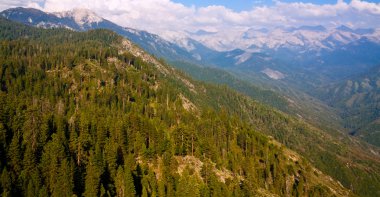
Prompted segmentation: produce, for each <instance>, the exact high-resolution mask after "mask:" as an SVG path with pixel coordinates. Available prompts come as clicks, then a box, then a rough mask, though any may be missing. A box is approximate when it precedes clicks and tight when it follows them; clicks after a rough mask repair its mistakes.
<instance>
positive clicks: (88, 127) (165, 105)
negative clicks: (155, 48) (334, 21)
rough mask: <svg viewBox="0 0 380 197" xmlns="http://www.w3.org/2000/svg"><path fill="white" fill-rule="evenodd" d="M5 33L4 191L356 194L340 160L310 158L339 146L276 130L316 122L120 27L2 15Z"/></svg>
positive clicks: (1, 73) (0, 123) (0, 28)
mask: <svg viewBox="0 0 380 197" xmlns="http://www.w3.org/2000/svg"><path fill="white" fill-rule="evenodd" d="M0 38H1V41H0V65H1V69H0V86H1V91H0V97H1V99H0V155H1V161H0V170H1V171H0V173H1V179H0V183H1V185H0V186H1V187H0V192H1V193H2V196H20V195H21V196H72V195H76V196H136V195H137V196H268V195H269V196H270V195H278V196H348V195H353V194H352V193H351V191H349V190H348V189H352V188H349V187H347V185H348V184H352V182H350V181H351V179H350V178H351V177H348V178H347V177H339V175H340V174H338V175H336V176H334V174H333V173H332V172H331V171H334V169H335V170H336V169H340V168H341V166H340V165H341V164H340V163H339V162H338V163H337V164H335V165H336V166H335V167H332V170H330V171H329V170H328V169H323V168H322V172H321V171H320V170H318V169H316V168H315V167H313V165H312V164H310V163H309V162H308V159H309V158H319V157H321V159H319V160H315V161H314V162H313V163H315V164H316V165H317V167H319V166H322V167H323V166H327V165H333V164H331V163H329V162H332V161H335V160H336V157H335V155H333V154H332V153H331V154H330V155H328V154H327V155H318V154H319V153H320V152H318V151H317V152H315V153H310V155H306V158H305V157H303V156H300V155H298V154H297V153H295V152H293V151H291V150H289V149H288V148H286V147H285V146H284V145H282V144H280V143H279V142H277V141H276V140H278V141H280V142H281V143H283V144H285V145H286V146H288V147H292V148H294V149H295V150H297V147H300V146H298V144H296V143H301V142H299V141H298V140H299V139H303V138H298V137H297V136H296V135H295V133H294V130H295V129H305V133H306V130H307V129H311V130H313V128H309V126H307V125H306V126H305V125H304V124H302V123H298V122H297V121H295V120H293V119H292V118H290V117H288V116H286V115H283V114H282V113H280V112H277V111H275V110H271V109H267V107H265V106H262V105H259V104H257V103H255V102H253V101H250V100H249V99H248V98H246V97H244V96H241V95H239V94H237V93H235V92H233V91H231V90H229V89H228V88H227V87H225V86H214V85H209V84H203V83H197V82H194V81H192V80H191V79H188V78H187V77H186V76H185V75H184V74H182V73H180V72H177V71H175V70H174V69H172V68H171V67H169V66H168V65H166V64H165V63H164V62H162V61H161V62H158V61H157V62H158V63H159V64H160V66H157V65H156V64H154V63H152V62H156V61H151V60H149V59H147V58H146V57H147V56H138V55H136V53H133V51H132V50H126V48H125V46H124V45H123V44H121V43H125V42H127V41H125V40H123V38H122V37H120V36H118V35H117V34H115V33H113V32H110V31H106V30H94V31H88V32H82V33H79V32H73V31H70V30H64V29H51V30H43V29H37V28H32V27H28V26H24V25H20V24H17V23H13V22H9V21H7V20H5V19H0ZM136 48H137V47H136ZM136 50H138V49H136ZM193 83H195V84H196V87H195V86H194V85H193ZM243 109H245V110H243ZM314 130H317V129H314ZM259 131H260V132H259ZM287 131H289V132H291V131H293V132H292V133H290V134H289V135H290V136H289V135H288V132H287ZM263 132H264V133H266V134H271V135H272V136H273V138H274V139H273V138H272V137H268V136H266V135H264V134H263ZM271 132H273V133H271ZM274 132H275V133H274ZM297 132H303V131H302V130H297ZM317 132H319V130H317V131H315V133H317ZM292 135H294V136H292ZM311 137H313V135H311ZM325 143H326V142H325ZM332 148H334V147H332ZM305 149H307V151H310V150H312V149H313V146H312V145H310V147H305ZM297 151H299V152H301V153H302V151H301V150H297ZM339 151H340V149H339ZM342 151H347V152H349V150H342ZM311 152H312V151H311ZM314 154H316V156H315V155H314ZM358 161H359V162H362V161H363V160H360V158H359V159H358ZM365 162H366V163H364V164H361V165H360V166H359V167H366V170H368V172H367V173H368V174H371V173H373V172H375V173H374V174H375V175H374V176H375V178H373V179H372V178H368V179H365V178H364V180H374V181H373V182H372V183H373V184H372V185H369V186H368V188H365V187H362V185H360V184H359V183H355V184H356V185H355V189H354V190H353V191H354V192H355V193H361V194H363V195H367V196H370V195H372V194H376V192H378V185H379V180H378V179H377V182H376V178H378V171H376V170H378V167H376V164H378V163H375V161H372V160H368V161H367V160H366V161H365ZM354 164H356V163H355V162H354ZM373 166H375V167H373ZM354 169H355V168H354ZM355 170H356V169H355ZM324 172H329V174H330V175H331V176H334V178H336V177H337V179H338V178H341V179H339V180H347V181H346V182H347V183H345V182H343V185H344V186H346V188H348V189H346V188H344V187H343V186H342V185H341V184H340V183H338V182H337V181H334V180H333V179H332V178H330V177H329V176H327V175H325V174H324ZM355 172H356V173H357V174H358V175H360V176H362V175H363V174H364V175H363V176H368V175H367V174H365V173H363V169H358V170H356V171H355ZM343 175H344V176H353V175H352V173H351V171H347V172H344V173H343ZM367 184H368V183H367ZM357 186H358V187H359V186H361V190H360V189H357ZM371 186H372V187H374V188H371ZM376 188H377V189H376ZM377 194H378V193H377Z"/></svg>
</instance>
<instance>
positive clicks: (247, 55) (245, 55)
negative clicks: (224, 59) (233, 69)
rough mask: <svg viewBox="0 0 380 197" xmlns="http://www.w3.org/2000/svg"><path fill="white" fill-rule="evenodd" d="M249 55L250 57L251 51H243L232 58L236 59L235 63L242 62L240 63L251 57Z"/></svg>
mask: <svg viewBox="0 0 380 197" xmlns="http://www.w3.org/2000/svg"><path fill="white" fill-rule="evenodd" d="M251 57H252V54H251V53H248V52H246V53H243V54H241V55H238V56H236V57H235V58H234V59H236V60H237V62H236V63H235V65H239V64H242V63H244V62H246V61H247V60H249V58H251Z"/></svg>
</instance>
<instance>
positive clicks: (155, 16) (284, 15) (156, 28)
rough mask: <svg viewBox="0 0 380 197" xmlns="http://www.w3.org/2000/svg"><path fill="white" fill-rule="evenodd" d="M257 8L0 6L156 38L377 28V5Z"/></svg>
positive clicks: (55, 1) (28, 1)
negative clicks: (72, 14) (97, 19)
mask: <svg viewBox="0 0 380 197" xmlns="http://www.w3.org/2000/svg"><path fill="white" fill-rule="evenodd" d="M257 2H258V5H257V6H255V7H253V8H252V9H251V10H249V11H242V12H235V11H233V10H231V9H228V8H226V7H223V6H208V7H194V6H191V7H187V6H184V5H182V4H180V3H175V2H173V1H171V0H108V1H104V0H83V1H76V0H0V9H6V8H9V7H16V6H24V7H26V6H28V7H35V8H41V9H43V10H45V11H49V12H55V11H64V10H70V9H73V8H76V7H80V8H88V9H91V10H93V11H95V12H96V13H98V14H99V15H100V16H102V17H104V18H106V19H109V20H111V21H113V22H116V23H118V24H121V25H123V26H128V27H133V28H138V29H144V30H147V31H150V32H154V33H159V34H160V33H162V32H168V31H182V32H185V31H197V30H199V29H204V30H208V31H234V30H236V29H248V28H251V27H255V28H259V27H275V26H301V25H325V26H333V25H334V26H336V25H341V24H344V25H349V26H352V27H380V23H379V22H378V21H380V3H370V2H367V1H360V0H352V1H351V2H350V3H346V2H344V1H343V0H338V1H336V3H333V4H324V5H317V4H312V3H300V2H295V3H285V2H282V1H275V4H274V5H272V6H265V5H261V4H260V3H259V1H257Z"/></svg>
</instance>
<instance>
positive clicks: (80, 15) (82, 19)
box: [53, 8, 103, 26]
mask: <svg viewBox="0 0 380 197" xmlns="http://www.w3.org/2000/svg"><path fill="white" fill-rule="evenodd" d="M53 14H55V15H56V16H57V17H59V18H65V17H68V18H73V19H74V21H75V22H76V23H77V24H78V25H79V26H83V25H84V24H92V23H99V22H102V21H103V18H101V17H99V16H98V15H97V14H95V13H94V12H92V11H91V10H87V9H82V8H77V9H73V10H70V11H65V12H56V13H53Z"/></svg>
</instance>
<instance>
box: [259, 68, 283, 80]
mask: <svg viewBox="0 0 380 197" xmlns="http://www.w3.org/2000/svg"><path fill="white" fill-rule="evenodd" d="M261 72H262V73H264V74H265V75H267V76H268V77H269V78H271V79H274V80H280V79H284V78H285V75H284V74H283V73H281V72H280V71H277V70H272V69H270V68H266V69H264V70H262V71H261Z"/></svg>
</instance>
